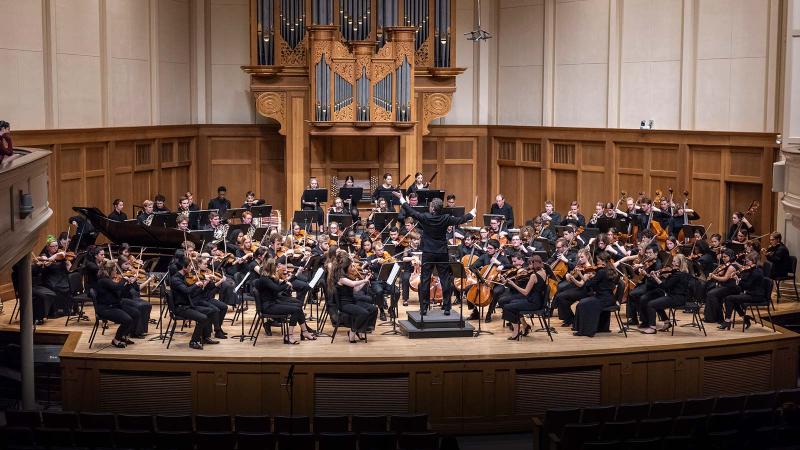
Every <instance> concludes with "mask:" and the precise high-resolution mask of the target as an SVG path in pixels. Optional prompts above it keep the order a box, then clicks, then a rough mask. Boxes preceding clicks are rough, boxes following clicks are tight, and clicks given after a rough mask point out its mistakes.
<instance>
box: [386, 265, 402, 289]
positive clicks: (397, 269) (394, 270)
mask: <svg viewBox="0 0 800 450" xmlns="http://www.w3.org/2000/svg"><path fill="white" fill-rule="evenodd" d="M398 273H400V264H397V263H395V264H394V266H392V271H391V272H390V273H389V278H387V279H386V284H388V285H389V286H391V285H393V284H394V279H395V278H397V274H398Z"/></svg>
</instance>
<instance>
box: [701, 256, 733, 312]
mask: <svg viewBox="0 0 800 450" xmlns="http://www.w3.org/2000/svg"><path fill="white" fill-rule="evenodd" d="M735 257H736V254H735V253H733V250H731V249H726V250H725V251H724V252H722V264H720V266H719V267H717V268H716V269H714V272H712V273H711V274H709V275H708V281H706V284H705V287H704V291H705V299H706V306H705V308H704V309H703V320H704V321H705V322H707V323H719V324H721V323H722V321H723V317H722V302H723V300H724V299H725V297H727V296H729V295H734V294H737V293H738V292H739V290H738V288H737V287H736V280H735V279H734V278H733V275H734V274H735V273H736V268H735V267H733V264H732V263H733V260H734V258H735Z"/></svg>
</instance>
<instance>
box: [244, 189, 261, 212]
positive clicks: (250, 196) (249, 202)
mask: <svg viewBox="0 0 800 450" xmlns="http://www.w3.org/2000/svg"><path fill="white" fill-rule="evenodd" d="M266 203H267V202H265V201H264V200H263V199H259V198H256V193H255V192H253V191H247V194H245V197H244V203H242V208H246V209H250V208H252V207H253V206H261V205H264V204H266Z"/></svg>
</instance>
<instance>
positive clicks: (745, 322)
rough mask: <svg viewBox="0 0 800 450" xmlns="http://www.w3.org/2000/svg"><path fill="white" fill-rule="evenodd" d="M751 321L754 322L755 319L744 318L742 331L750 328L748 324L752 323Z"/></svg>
mask: <svg viewBox="0 0 800 450" xmlns="http://www.w3.org/2000/svg"><path fill="white" fill-rule="evenodd" d="M753 320H755V319H753V318H752V317H750V316H744V329H745V330H746V329H748V328H750V325H751V324H750V322H751V321H753Z"/></svg>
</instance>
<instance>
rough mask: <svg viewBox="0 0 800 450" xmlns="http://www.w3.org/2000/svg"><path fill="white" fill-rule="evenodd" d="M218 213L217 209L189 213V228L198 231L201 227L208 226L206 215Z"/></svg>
mask: <svg viewBox="0 0 800 450" xmlns="http://www.w3.org/2000/svg"><path fill="white" fill-rule="evenodd" d="M212 212H215V213H219V210H218V209H198V210H197V211H189V228H190V229H192V230H199V229H201V228H202V226H203V225H208V224H209V221H208V214H209V213H212Z"/></svg>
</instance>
